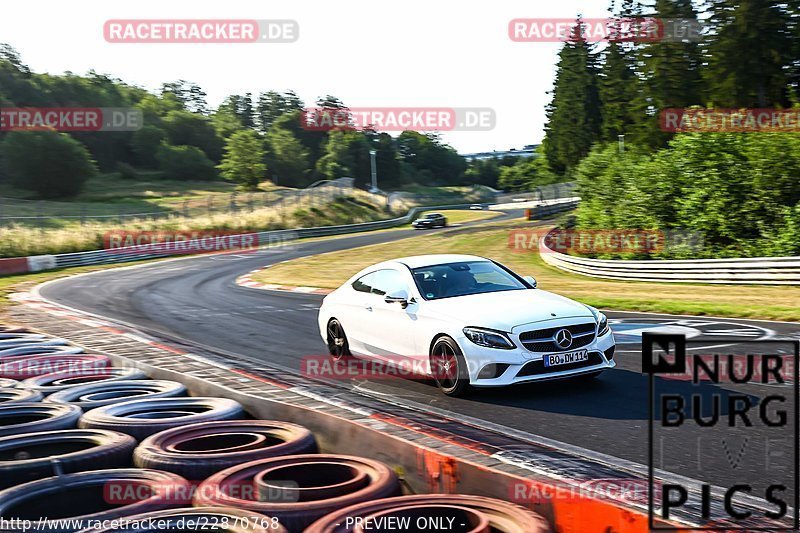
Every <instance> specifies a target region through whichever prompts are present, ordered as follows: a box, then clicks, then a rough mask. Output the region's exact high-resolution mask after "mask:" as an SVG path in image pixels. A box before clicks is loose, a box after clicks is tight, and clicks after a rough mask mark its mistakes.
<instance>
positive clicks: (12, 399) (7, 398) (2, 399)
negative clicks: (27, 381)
mask: <svg viewBox="0 0 800 533" xmlns="http://www.w3.org/2000/svg"><path fill="white" fill-rule="evenodd" d="M42 398H44V396H42V393H41V392H39V391H36V390H28V389H0V405H8V404H11V403H22V402H27V403H34V402H41V401H42Z"/></svg>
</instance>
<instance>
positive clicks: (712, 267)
mask: <svg viewBox="0 0 800 533" xmlns="http://www.w3.org/2000/svg"><path fill="white" fill-rule="evenodd" d="M545 241H546V239H540V240H539V254H540V255H541V257H542V260H544V262H545V263H547V264H548V265H551V266H554V267H556V268H560V269H561V270H566V271H567V272H572V273H575V274H583V275H585V276H592V277H596V278H605V279H617V280H624V281H657V282H672V283H724V284H752V285H798V284H800V257H753V258H741V259H681V260H649V261H622V260H613V259H588V258H584V257H575V256H572V255H567V254H562V253H560V252H556V251H555V250H553V249H551V248H549V247H548V246H547V245H546V244H545Z"/></svg>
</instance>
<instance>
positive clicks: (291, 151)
mask: <svg viewBox="0 0 800 533" xmlns="http://www.w3.org/2000/svg"><path fill="white" fill-rule="evenodd" d="M266 139H267V145H268V146H269V152H268V155H267V162H268V166H269V168H270V170H271V171H272V179H273V181H274V182H275V183H280V184H281V185H285V186H289V187H305V186H306V185H308V184H309V183H310V182H311V180H310V179H309V174H310V170H311V164H310V162H309V153H308V149H307V148H306V147H304V146H303V144H302V143H301V142H300V141H299V140H298V139H297V137H295V136H294V134H293V133H292V132H291V131H290V130H288V129H286V128H281V127H277V126H274V127H272V128H270V130H269V132H268V133H267V138H266Z"/></svg>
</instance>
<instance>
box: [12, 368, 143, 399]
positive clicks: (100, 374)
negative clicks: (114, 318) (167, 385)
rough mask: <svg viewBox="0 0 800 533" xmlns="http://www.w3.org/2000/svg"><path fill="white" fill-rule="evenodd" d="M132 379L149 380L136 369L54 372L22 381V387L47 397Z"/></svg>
mask: <svg viewBox="0 0 800 533" xmlns="http://www.w3.org/2000/svg"><path fill="white" fill-rule="evenodd" d="M131 379H147V376H146V375H145V374H144V372H142V371H141V370H137V369H135V368H117V367H108V368H103V369H100V370H92V371H90V372H85V373H84V372H52V373H50V374H43V375H41V376H36V377H35V378H28V379H25V380H23V381H22V384H21V385H20V386H21V387H25V388H26V389H32V390H38V391H39V392H41V393H42V394H44V395H45V396H47V395H49V394H52V393H54V392H58V391H62V390H66V389H69V388H71V387H77V386H79V385H86V384H88V383H101V382H102V383H105V382H109V381H122V380H131Z"/></svg>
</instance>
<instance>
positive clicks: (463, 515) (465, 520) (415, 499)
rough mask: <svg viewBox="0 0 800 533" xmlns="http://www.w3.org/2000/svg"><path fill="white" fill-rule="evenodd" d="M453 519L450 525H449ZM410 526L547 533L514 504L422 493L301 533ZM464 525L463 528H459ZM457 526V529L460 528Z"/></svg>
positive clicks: (332, 517) (365, 507) (360, 508)
mask: <svg viewBox="0 0 800 533" xmlns="http://www.w3.org/2000/svg"><path fill="white" fill-rule="evenodd" d="M451 520H452V522H451ZM384 521H389V522H393V523H395V524H409V526H408V528H403V529H405V530H413V531H424V530H426V529H430V530H436V529H439V528H440V527H441V526H439V527H437V526H436V525H435V524H442V523H444V524H449V523H452V524H453V525H455V526H456V527H455V528H453V529H450V531H464V532H476V533H477V532H484V531H491V532H493V533H547V532H549V531H550V527H549V526H548V524H547V522H546V521H545V520H544V519H543V518H542V517H541V516H539V515H537V514H536V513H534V512H532V511H529V510H527V509H525V508H524V507H520V506H519V505H515V504H513V503H509V502H505V501H502V500H495V499H493V498H484V497H482V496H462V495H457V494H421V495H416V496H400V497H397V498H386V499H383V500H378V501H371V502H365V503H361V504H358V505H353V506H351V507H348V508H346V509H341V510H337V511H335V512H333V513H330V514H328V515H327V516H325V517H323V518H321V519H319V520H317V521H316V522H314V523H313V524H311V526H309V528H308V529H306V530H305V532H304V533H351V532H352V533H356V532H357V533H363V531H365V530H369V529H381V527H380V526H377V527H376V525H377V524H380V523H381V522H384ZM461 524H463V526H462V525H461ZM459 526H460V527H459Z"/></svg>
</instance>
